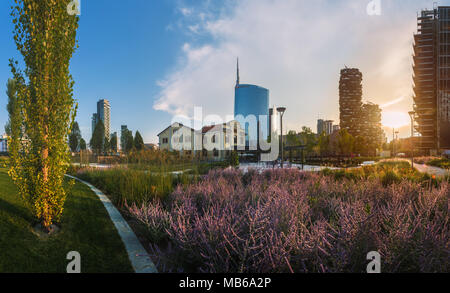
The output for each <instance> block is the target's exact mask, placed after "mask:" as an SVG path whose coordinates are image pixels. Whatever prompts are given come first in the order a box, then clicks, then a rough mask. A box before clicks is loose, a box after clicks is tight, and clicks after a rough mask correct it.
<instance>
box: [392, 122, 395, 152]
mask: <svg viewBox="0 0 450 293" xmlns="http://www.w3.org/2000/svg"><path fill="white" fill-rule="evenodd" d="M392 158H395V128H392Z"/></svg>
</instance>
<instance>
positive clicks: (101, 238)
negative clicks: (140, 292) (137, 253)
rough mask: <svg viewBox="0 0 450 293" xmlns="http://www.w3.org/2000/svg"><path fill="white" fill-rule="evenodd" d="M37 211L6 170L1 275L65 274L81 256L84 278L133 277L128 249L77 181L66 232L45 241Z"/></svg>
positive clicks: (0, 172) (0, 195) (1, 181)
mask: <svg viewBox="0 0 450 293" xmlns="http://www.w3.org/2000/svg"><path fill="white" fill-rule="evenodd" d="M35 224H36V222H35V220H34V217H33V214H32V212H31V209H30V208H29V207H28V206H27V204H26V203H25V202H24V200H23V199H22V198H21V197H20V196H19V195H18V192H17V188H16V187H15V186H14V184H13V182H12V181H11V179H10V178H9V176H8V174H7V170H6V169H4V168H3V169H2V168H0V272H1V273H65V272H66V268H67V265H68V264H69V262H70V260H67V259H66V257H67V253H68V252H70V251H77V252H79V253H80V255H81V272H82V273H132V272H134V271H133V268H132V266H131V263H130V261H129V259H128V255H127V252H126V250H125V246H124V244H123V242H122V240H121V238H120V236H119V234H118V232H117V230H116V228H115V227H114V224H113V223H112V221H111V220H110V218H109V216H108V213H107V211H106V209H105V208H104V206H103V204H102V203H101V201H100V200H99V199H98V197H97V195H96V194H95V193H93V192H92V191H91V190H90V189H89V187H87V186H85V185H84V184H82V183H79V182H76V183H75V185H74V186H73V187H72V189H71V191H70V193H69V195H68V196H67V201H66V203H65V205H64V213H63V217H62V219H61V223H60V224H59V226H60V227H61V231H60V232H59V233H58V234H56V235H53V236H50V237H47V238H46V239H45V238H42V237H39V236H37V235H36V234H35V233H34V231H33V226H34V225H35Z"/></svg>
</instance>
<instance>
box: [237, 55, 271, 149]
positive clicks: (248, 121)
mask: <svg viewBox="0 0 450 293" xmlns="http://www.w3.org/2000/svg"><path fill="white" fill-rule="evenodd" d="M234 116H235V119H236V120H237V121H238V122H239V123H240V124H241V125H245V134H246V145H247V146H249V145H250V142H252V145H256V144H253V143H256V142H257V140H258V131H257V129H258V127H259V129H260V133H262V136H263V138H264V139H267V137H268V136H269V90H268V89H265V88H263V87H260V86H257V85H252V84H240V81H239V62H238V67H237V80H236V89H235V100H234ZM252 124H253V125H252Z"/></svg>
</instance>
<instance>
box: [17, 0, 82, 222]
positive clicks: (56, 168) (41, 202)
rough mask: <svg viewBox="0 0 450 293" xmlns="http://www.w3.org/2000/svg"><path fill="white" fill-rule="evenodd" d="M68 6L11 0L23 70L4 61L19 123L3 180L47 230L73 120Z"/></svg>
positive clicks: (61, 193)
mask: <svg viewBox="0 0 450 293" xmlns="http://www.w3.org/2000/svg"><path fill="white" fill-rule="evenodd" d="M69 3H70V0H46V1H42V0H15V1H14V4H13V6H12V7H11V9H12V11H11V16H12V17H13V24H14V32H13V34H14V41H15V43H16V46H17V50H18V51H19V52H20V53H21V54H22V56H23V61H24V64H25V69H24V70H23V71H22V70H20V69H19V65H18V62H17V61H14V60H10V67H11V71H12V73H13V76H14V79H15V81H16V87H17V105H18V108H19V113H20V115H21V120H20V123H16V124H19V125H16V124H15V125H11V128H14V129H11V132H12V144H11V148H12V150H11V155H12V160H11V161H12V167H11V169H10V172H9V174H10V176H11V177H12V179H13V180H14V181H15V183H16V185H17V186H18V188H19V192H20V194H21V195H22V196H23V197H24V198H26V199H28V200H29V201H30V203H31V207H32V208H33V209H34V213H35V216H36V217H37V218H38V219H39V220H40V221H41V222H42V225H43V227H45V228H46V229H47V230H50V227H51V225H52V223H53V222H55V221H56V222H57V221H59V220H60V217H61V214H62V212H63V206H64V202H65V199H66V190H64V188H63V180H64V173H65V171H66V169H67V166H68V163H69V162H70V157H69V148H68V145H67V138H68V134H69V131H70V129H71V126H72V123H73V120H74V117H75V115H76V105H75V101H74V98H73V85H74V82H73V79H72V76H71V75H70V72H69V63H70V59H71V58H72V54H73V53H74V51H75V49H76V47H77V44H76V43H77V42H76V31H77V28H78V17H77V16H74V15H69V14H68V8H67V7H68V5H69Z"/></svg>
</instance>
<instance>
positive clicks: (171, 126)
mask: <svg viewBox="0 0 450 293" xmlns="http://www.w3.org/2000/svg"><path fill="white" fill-rule="evenodd" d="M174 125H179V127H178V126H177V128H183V127H185V128H187V129H190V130H191V131H195V130H194V129H192V128H190V127H187V126H184V125H183V124H182V123H178V122H175V123H173V124H171V125H170V126H169V127H167V128H166V129H164V130H163V131H161V132H160V133H159V134H158V135H157V136H160V135H161V134H163V133H164V132H166V130H168V129H170V128H175V126H174Z"/></svg>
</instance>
